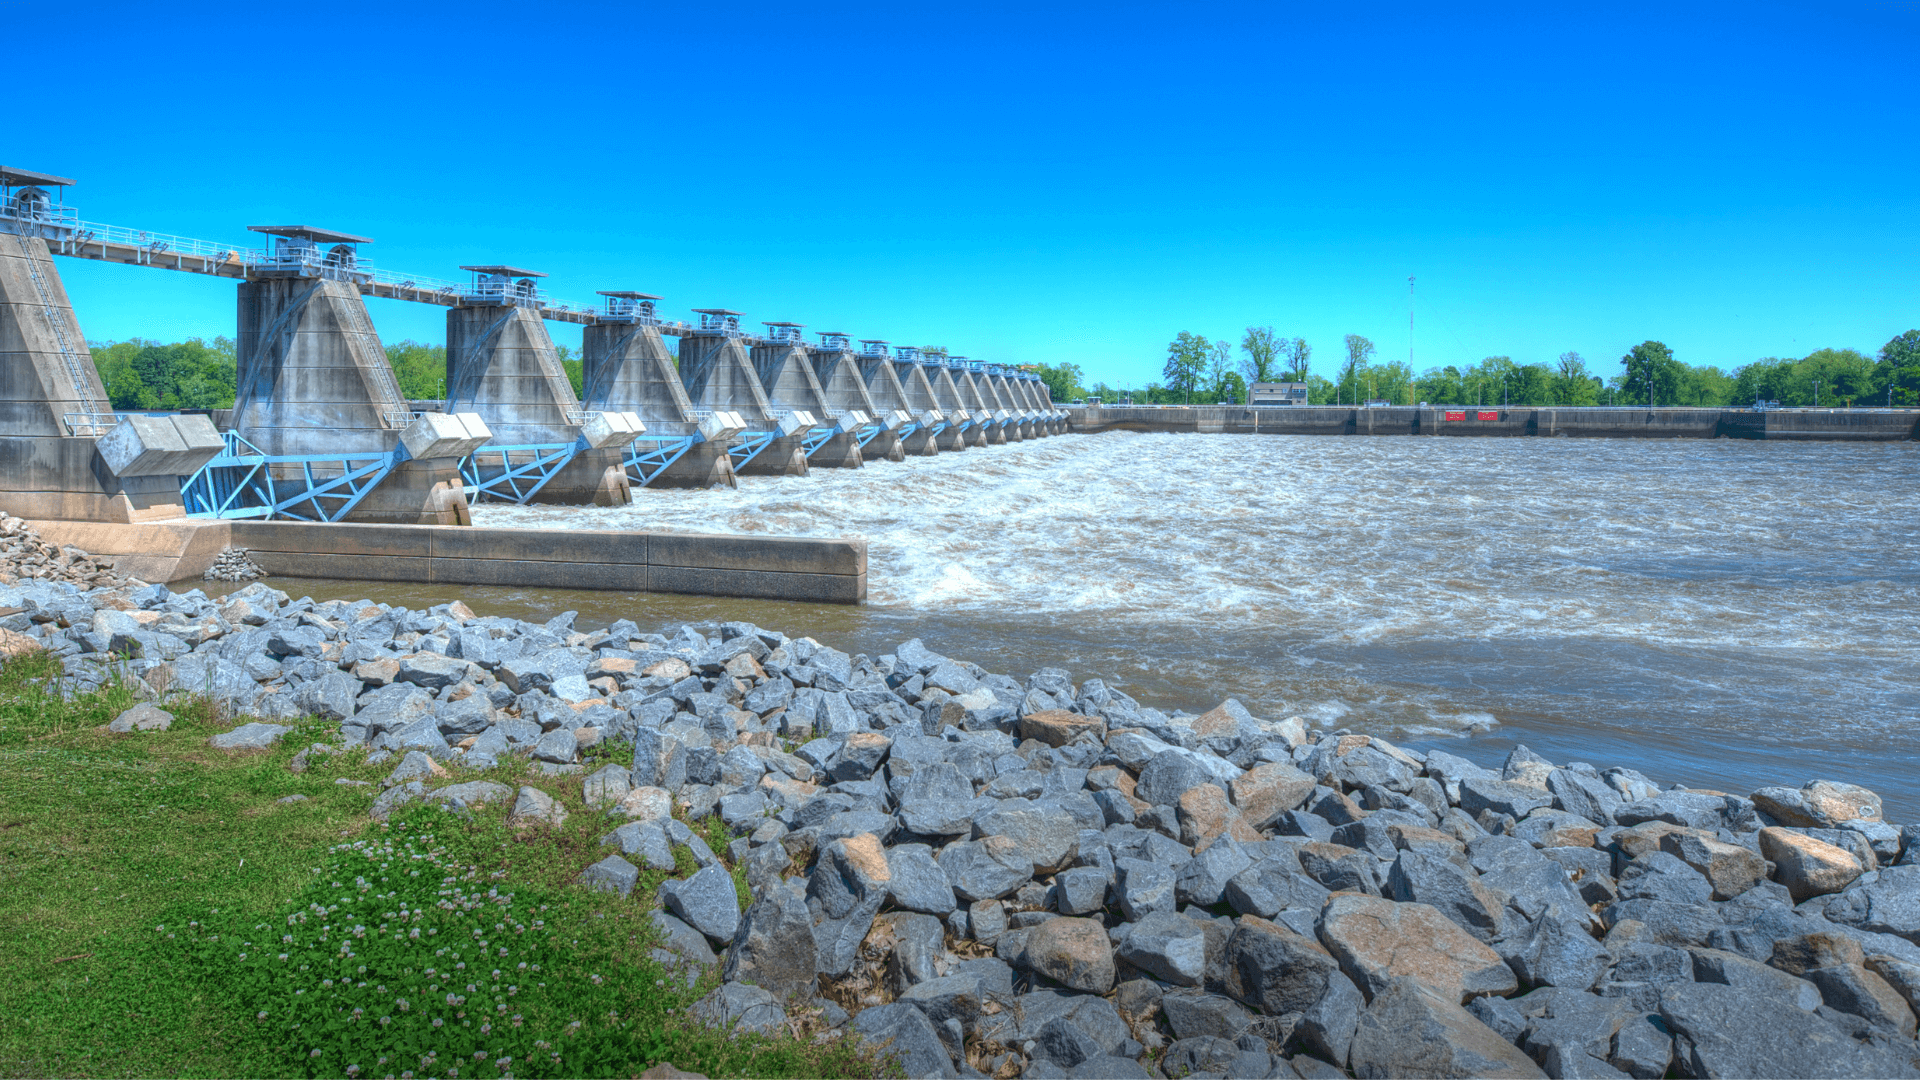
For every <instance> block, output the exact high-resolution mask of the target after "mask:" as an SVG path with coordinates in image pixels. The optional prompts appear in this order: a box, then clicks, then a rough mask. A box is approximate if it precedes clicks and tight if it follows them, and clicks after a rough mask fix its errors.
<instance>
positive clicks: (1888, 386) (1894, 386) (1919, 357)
mask: <svg viewBox="0 0 1920 1080" xmlns="http://www.w3.org/2000/svg"><path fill="white" fill-rule="evenodd" d="M1874 377H1875V380H1876V381H1877V382H1878V383H1879V385H1880V390H1881V393H1882V394H1884V395H1885V397H1883V399H1882V404H1887V405H1920V330H1909V331H1907V332H1906V333H1904V334H1901V335H1900V336H1899V337H1896V338H1894V339H1893V340H1892V341H1889V342H1887V343H1886V344H1885V345H1882V346H1880V362H1879V363H1878V364H1876V365H1875V366H1874Z"/></svg>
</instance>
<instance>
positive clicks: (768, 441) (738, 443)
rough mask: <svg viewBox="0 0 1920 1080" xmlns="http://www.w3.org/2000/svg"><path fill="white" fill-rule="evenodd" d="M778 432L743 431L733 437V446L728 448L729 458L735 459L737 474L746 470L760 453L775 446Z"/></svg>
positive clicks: (734, 465)
mask: <svg viewBox="0 0 1920 1080" xmlns="http://www.w3.org/2000/svg"><path fill="white" fill-rule="evenodd" d="M779 435H780V433H779V432H778V431H743V432H741V433H740V434H738V435H735V436H734V437H733V445H732V446H729V447H727V456H728V457H730V458H732V459H733V468H734V471H735V472H738V471H740V469H742V468H744V467H745V466H746V464H747V463H748V462H749V461H752V460H753V459H754V458H757V457H759V456H760V451H762V450H765V449H766V448H767V447H769V446H771V445H773V440H774V439H776V438H778V437H779Z"/></svg>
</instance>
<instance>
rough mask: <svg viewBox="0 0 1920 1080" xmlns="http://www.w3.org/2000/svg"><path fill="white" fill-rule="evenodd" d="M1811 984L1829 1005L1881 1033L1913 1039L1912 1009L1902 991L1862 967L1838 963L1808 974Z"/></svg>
mask: <svg viewBox="0 0 1920 1080" xmlns="http://www.w3.org/2000/svg"><path fill="white" fill-rule="evenodd" d="M1807 981H1808V982H1810V983H1812V984H1813V985H1815V986H1817V987H1819V988H1820V998H1821V1000H1822V1001H1824V1002H1826V1004H1827V1005H1829V1006H1831V1007H1833V1008H1835V1009H1838V1010H1840V1011H1841V1012H1843V1013H1850V1014H1852V1015H1854V1016H1858V1017H1860V1018H1861V1019H1862V1020H1865V1021H1866V1022H1867V1023H1869V1024H1871V1025H1872V1026H1873V1027H1874V1028H1876V1029H1878V1030H1879V1031H1881V1032H1884V1033H1886V1034H1889V1035H1892V1036H1893V1037H1895V1038H1898V1039H1906V1040H1909V1041H1910V1040H1912V1038H1913V1034H1914V1016H1913V1008H1912V1006H1910V1005H1908V1004H1907V1000H1906V998H1904V997H1902V996H1901V994H1900V991H1898V990H1896V989H1894V987H1893V986H1892V985H1891V984H1890V983H1888V982H1887V980H1885V979H1883V978H1881V977H1880V976H1879V975H1878V974H1876V973H1875V972H1872V971H1869V970H1867V969H1866V967H1864V966H1863V965H1860V964H1835V965H1833V966H1832V967H1823V968H1815V969H1813V970H1812V971H1809V972H1807Z"/></svg>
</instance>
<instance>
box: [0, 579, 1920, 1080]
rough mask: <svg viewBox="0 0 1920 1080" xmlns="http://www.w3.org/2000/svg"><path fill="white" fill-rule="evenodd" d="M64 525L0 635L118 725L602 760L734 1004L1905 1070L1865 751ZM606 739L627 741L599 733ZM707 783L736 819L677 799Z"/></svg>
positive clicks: (1361, 1070) (1361, 1058)
mask: <svg viewBox="0 0 1920 1080" xmlns="http://www.w3.org/2000/svg"><path fill="white" fill-rule="evenodd" d="M61 554H64V557H65V559H66V561H67V563H68V564H70V565H74V566H75V572H74V573H73V574H72V575H71V577H73V578H77V579H78V580H77V581H75V580H57V579H54V580H49V579H46V578H33V577H27V576H18V577H17V578H16V580H15V581H14V582H13V583H12V584H10V585H5V586H0V608H10V609H13V610H12V612H11V613H10V614H7V615H5V616H0V628H3V629H4V630H5V631H6V633H5V641H4V642H0V644H4V646H5V647H6V649H7V650H8V651H19V650H20V649H23V648H33V647H39V648H45V649H47V650H49V651H51V652H53V653H55V654H57V655H58V656H59V657H60V658H61V661H62V663H63V665H64V669H65V673H66V679H65V682H64V685H65V686H66V688H68V689H69V690H81V689H90V688H93V687H97V686H100V685H102V684H104V683H105V682H106V681H107V680H109V679H114V678H122V679H128V680H132V681H131V682H130V683H129V685H132V686H133V687H134V689H135V690H136V693H138V694H140V695H141V696H143V697H147V698H150V699H152V703H150V704H143V705H141V706H138V707H136V708H135V709H134V710H129V715H128V716H125V717H123V718H122V719H121V721H117V722H116V724H115V725H114V727H115V729H116V730H120V731H126V732H130V733H131V735H132V737H138V733H139V732H140V731H141V730H146V729H150V728H153V727H162V726H165V725H166V724H167V723H168V714H167V713H166V712H165V708H164V707H165V705H166V699H167V698H168V697H169V696H170V695H172V694H178V693H183V692H184V693H193V694H199V695H204V696H206V697H209V698H212V699H214V700H216V701H217V702H218V703H220V705H221V706H223V707H224V708H226V709H227V710H229V712H230V715H232V716H233V717H234V718H235V720H236V721H241V720H245V721H246V722H244V723H239V724H238V726H237V727H236V728H235V729H234V730H233V731H231V732H227V733H225V734H222V735H219V736H215V737H214V738H213V740H212V743H213V745H214V746H217V747H228V748H244V747H249V746H265V745H271V744H272V743H273V742H275V741H277V740H278V739H280V738H281V737H282V736H283V735H284V734H285V733H286V731H287V730H288V729H287V728H286V727H285V726H283V725H281V724H276V723H274V721H275V720H284V719H289V718H293V717H299V716H307V715H317V716H322V717H326V718H329V719H332V720H336V721H338V723H339V725H340V737H339V739H338V741H337V742H335V743H331V744H316V745H315V746H313V747H311V748H310V749H308V750H307V751H304V752H303V753H302V755H300V756H299V757H298V758H296V761H295V767H296V768H302V767H305V766H306V764H307V763H308V762H310V761H311V760H312V759H313V758H314V757H315V756H318V755H322V754H329V753H340V752H361V749H362V748H364V749H365V751H366V752H368V753H369V755H370V756H369V759H368V760H370V761H377V760H381V759H385V760H390V761H391V762H392V763H393V766H394V767H393V770H392V773H391V775H390V776H389V777H388V779H387V781H386V787H385V790H384V793H383V794H381V795H380V797H379V798H378V799H377V801H376V803H375V805H374V808H373V814H374V815H375V817H384V816H385V815H387V814H388V813H391V812H392V811H393V810H394V809H395V808H396V807H398V806H400V805H402V804H404V803H407V802H417V801H427V802H433V803H439V804H442V805H445V806H448V807H450V808H453V809H462V808H465V807H471V806H475V805H479V804H484V803H503V804H510V807H511V809H510V813H511V814H512V815H513V817H514V818H515V819H516V820H517V821H519V822H523V823H526V824H528V825H529V826H530V827H538V825H539V823H540V822H542V821H553V820H555V819H556V818H557V817H558V816H560V815H564V814H565V813H567V811H566V808H565V807H564V806H563V805H562V803H561V802H560V801H557V800H555V799H554V798H552V797H551V796H550V795H549V794H547V793H545V792H543V791H541V790H540V789H538V788H536V787H533V786H521V787H519V788H518V790H516V789H515V788H514V787H510V786H508V785H504V784H500V783H497V782H494V781H491V780H486V779H465V780H463V779H462V778H461V776H460V773H462V772H471V771H473V770H476V769H484V768H490V767H492V766H495V765H497V764H500V763H502V762H504V761H506V760H507V759H508V758H509V757H510V756H513V755H520V756H524V757H526V758H528V759H530V761H531V762H532V763H533V764H534V766H535V767H536V768H537V769H538V770H539V771H540V772H543V773H546V774H549V775H555V776H568V775H570V774H578V775H579V780H578V782H579V783H580V785H581V788H580V792H579V793H580V796H581V801H583V802H584V804H585V805H587V806H588V807H589V808H591V812H594V813H604V814H605V815H606V816H607V819H608V820H607V833H606V836H605V837H604V839H603V841H602V842H603V844H604V845H605V846H606V847H608V848H611V849H614V850H612V851H610V852H609V853H608V854H607V855H606V857H605V858H603V859H600V860H599V861H597V862H594V863H592V864H591V865H588V866H583V867H582V868H581V871H582V873H581V877H582V880H583V881H585V882H587V883H588V884H590V885H593V886H595V887H599V888H604V889H608V890H611V891H614V892H618V893H622V894H625V893H626V892H627V891H628V890H630V889H631V888H632V887H633V885H634V883H635V881H636V879H637V878H638V876H639V874H640V872H641V870H642V869H645V868H654V869H672V868H673V867H674V865H675V859H674V848H675V847H676V846H678V847H685V848H687V849H689V850H690V851H691V853H692V855H693V856H694V859H695V861H696V863H697V864H698V865H699V867H700V868H699V869H698V870H697V872H695V873H692V874H690V875H688V876H687V877H685V878H684V879H674V880H669V881H668V882H667V883H666V884H665V885H663V886H662V887H661V888H660V890H659V896H660V899H661V900H662V901H663V903H664V907H665V910H663V911H661V912H659V913H658V914H657V915H656V916H655V917H656V919H657V921H658V922H659V924H660V925H661V927H662V929H663V930H664V938H665V940H666V941H667V942H668V943H669V945H670V947H671V952H672V955H673V958H674V960H675V962H677V963H685V964H688V965H691V966H694V967H698V968H705V967H708V966H712V965H717V966H718V968H719V971H720V974H721V976H722V978H723V980H724V981H723V983H722V984H721V986H720V988H719V989H717V990H715V991H714V992H713V993H712V994H711V995H709V996H708V997H707V998H705V999H703V1001H702V1004H701V1006H699V1007H698V1011H699V1013H700V1014H701V1015H702V1016H704V1017H705V1018H707V1019H708V1020H709V1021H713V1022H733V1023H738V1024H741V1025H743V1026H746V1027H749V1028H754V1029H759V1030H773V1029H775V1028H777V1027H779V1026H781V1025H782V1024H783V1023H784V1021H785V1020H786V1018H787V1015H788V1010H789V1009H794V1008H812V1009H818V1010H821V1011H823V1012H824V1013H825V1015H826V1016H827V1017H828V1018H829V1020H830V1021H831V1022H833V1024H834V1026H836V1027H840V1026H844V1027H845V1028H846V1029H847V1030H848V1031H850V1032H852V1033H854V1034H856V1035H857V1036H859V1037H861V1038H865V1039H871V1040H891V1042H890V1045H891V1047H892V1049H893V1050H894V1051H895V1052H897V1053H898V1054H899V1055H900V1056H901V1060H902V1061H903V1063H904V1064H905V1066H906V1068H907V1070H908V1072H909V1074H910V1075H914V1076H960V1075H966V1076H978V1075H993V1076H1014V1075H1022V1076H1028V1077H1055V1076H1075V1077H1081V1076H1085V1077H1125V1076H1152V1075H1166V1076H1178V1075H1195V1076H1199V1075H1206V1076H1235V1077H1267V1076H1275V1077H1294V1076H1300V1077H1323V1076H1324V1077H1331V1076H1342V1075H1354V1076H1413V1075H1423V1076H1429V1075H1430V1076H1538V1075H1547V1076H1555V1077H1576V1076H1578V1077H1617V1076H1632V1077H1641V1078H1650V1077H1661V1076H1666V1075H1678V1076H1689V1077H1706V1076H1907V1075H1915V1074H1916V1072H1920V1064H1917V1063H1920V1047H1917V1046H1916V1042H1915V1012H1916V1010H1920V826H1915V825H1908V826H1905V827H1904V828H1902V827H1898V826H1895V825H1892V824H1889V823H1886V822H1884V821H1882V820H1881V811H1880V800H1879V798H1878V797H1877V796H1875V795H1874V794H1873V793H1872V792H1871V791H1869V790H1867V789H1864V788H1860V787H1855V786H1850V785H1845V784H1835V783H1825V782H1812V783H1808V784H1805V785H1803V786H1800V787H1771V788H1763V789H1761V790H1759V791H1755V792H1751V793H1749V794H1746V795H1737V794H1729V793H1724V792H1712V791H1700V790H1688V789H1683V788H1677V787H1667V788H1662V787H1661V786H1659V785H1658V784H1656V783H1654V782H1653V781H1651V780H1649V779H1648V778H1647V777H1644V776H1642V775H1640V774H1638V773H1635V772H1633V771H1632V770H1628V769H1618V768H1614V769H1606V768H1598V767H1595V766H1591V765H1586V764H1582V763H1577V762H1574V763H1561V764H1555V763H1551V762H1548V761H1545V760H1542V759H1541V758H1539V757H1538V756H1536V755H1534V754H1532V753H1530V752H1528V751H1526V750H1525V749H1524V748H1522V749H1518V750H1515V751H1514V752H1513V754H1512V755H1511V756H1510V757H1509V758H1508V759H1507V761H1506V763H1505V766H1504V768H1502V769H1499V770H1491V769H1485V768H1481V767H1479V766H1476V765H1473V764H1471V763H1469V762H1467V761H1465V760H1463V759H1461V758H1458V757H1455V756H1453V755H1450V754H1446V753H1443V752H1438V751H1435V752H1429V753H1425V754H1421V753H1417V752H1413V751H1409V750H1406V749H1403V748H1400V747H1396V746H1394V745H1392V744H1390V743H1388V742H1386V741H1385V740H1382V739H1379V738H1370V737H1368V736H1365V735H1358V734H1352V733H1350V732H1346V731H1332V732H1317V731H1312V730H1310V729H1309V728H1308V726H1307V725H1306V724H1304V723H1302V722H1301V721H1300V720H1299V719H1298V718H1286V719H1281V720H1263V719H1258V718H1255V717H1253V716H1251V715H1249V714H1248V713H1247V711H1246V710H1245V709H1244V708H1242V707H1241V706H1240V705H1239V704H1238V703H1237V702H1235V701H1232V700H1228V701H1225V702H1223V703H1222V704H1221V705H1220V706H1219V707H1217V708H1215V709H1213V710H1211V711H1209V712H1207V713H1205V714H1204V715H1200V716H1193V715H1185V714H1181V713H1171V714H1170V713H1166V712H1162V711H1160V710H1158V709H1154V708H1151V707H1148V706H1145V705H1142V704H1140V703H1139V702H1137V701H1135V700H1133V699H1132V698H1130V697H1128V696H1127V695H1126V694H1124V693H1121V692H1120V691H1118V690H1115V689H1113V688H1110V687H1107V686H1105V685H1104V684H1102V683H1101V682H1100V681H1099V680H1097V679H1095V680H1088V681H1086V682H1084V683H1081V684H1078V685H1076V684H1075V682H1074V681H1073V679H1072V676H1071V675H1070V673H1068V672H1065V671H1060V670H1054V669H1046V670H1042V671H1038V672H1035V673H1033V674H1031V675H1029V676H1028V677H1026V678H1025V679H1016V678H1013V677H1010V676H1007V675H1003V674H996V673H991V672H988V671H985V670H983V669H981V668H980V667H978V666H976V665H973V664H970V663H968V662H966V661H964V660H960V659H954V658H949V657H945V656H941V655H938V654H935V653H933V652H931V651H929V650H927V649H926V648H924V647H923V646H922V645H921V644H920V643H919V642H918V641H909V642H906V643H904V644H902V645H901V646H899V647H898V648H897V649H896V650H895V651H894V652H893V653H891V654H889V655H884V656H878V657H866V656H849V655H847V654H845V653H841V652H838V651H836V650H834V649H832V648H829V647H827V646H824V645H821V644H819V643H817V642H815V641H813V640H811V639H809V638H804V637H801V638H790V637H788V636H786V635H784V634H781V633H777V632H774V631H769V630H763V629H760V628H758V627H754V626H752V625H749V624H744V623H728V624H725V625H723V626H719V627H708V628H705V629H700V628H694V627H683V628H681V629H679V630H678V631H677V632H676V633H674V634H672V635H661V634H651V633H643V632H641V630H640V628H639V627H638V626H636V625H635V624H633V623H632V622H627V621H622V622H619V623H615V624H614V625H612V626H610V627H608V628H606V629H604V630H595V631H580V630H578V629H576V628H575V627H574V625H573V617H572V615H571V614H566V615H562V616H560V617H558V618H556V619H553V620H550V621H549V622H547V623H545V624H544V625H541V624H532V623H527V622H520V621H516V620H512V619H502V618H487V617H479V616H476V615H475V614H474V613H473V612H471V611H469V610H467V609H466V608H465V606H464V605H461V604H458V603H454V604H450V605H441V606H437V607H434V608H432V609H431V610H429V611H407V610H405V609H400V608H394V607H389V606H386V605H382V604H376V603H371V602H366V601H359V602H345V601H329V602H326V603H315V602H313V601H311V600H293V599H290V598H288V597H287V596H286V594H284V593H280V592H277V591H275V590H273V589H271V588H268V587H266V586H264V585H262V584H258V583H256V584H253V585H249V586H247V587H245V588H243V589H241V590H239V591H237V592H235V593H232V594H230V595H228V596H226V597H224V598H222V599H220V600H213V599H210V598H208V597H206V596H205V595H204V594H201V593H200V592H199V591H198V590H195V591H193V592H188V593H175V592H172V591H170V590H169V589H167V588H166V587H165V586H157V585H143V584H141V583H138V582H124V581H121V580H119V579H114V578H112V577H111V575H109V574H103V573H101V572H100V571H99V569H98V568H97V567H96V566H95V565H94V564H93V563H92V562H90V561H87V562H81V561H80V559H79V557H78V556H76V555H73V554H67V553H61ZM33 557H36V558H40V559H42V560H43V562H45V563H47V564H49V565H50V564H52V563H54V562H57V561H58V557H57V556H56V557H52V558H49V557H48V556H47V554H46V553H45V552H43V551H38V550H37V549H36V550H35V551H34V552H33ZM0 569H5V570H7V571H9V572H10V573H11V574H13V575H24V574H25V571H23V570H21V569H19V568H17V566H7V567H0ZM599 744H620V745H621V746H623V747H624V746H626V745H629V744H630V745H631V747H632V754H631V763H630V764H616V765H608V766H605V767H601V768H598V769H597V770H595V771H593V772H591V773H587V772H586V771H585V770H584V769H583V767H582V766H581V765H580V764H579V760H580V754H581V750H582V749H583V748H592V747H594V746H596V745H599ZM621 760H626V756H625V754H624V753H623V754H622V755H621ZM564 782H565V783H571V782H572V781H564ZM574 812H575V813H578V812H580V811H579V810H578V809H577V808H576V809H575V811H574ZM709 816H717V817H718V818H719V819H720V820H721V821H722V822H724V824H725V826H726V830H727V832H728V834H729V835H730V836H731V837H732V840H731V842H730V844H729V845H728V846H727V848H726V850H724V851H714V850H712V849H711V848H710V847H709V846H708V845H707V844H706V843H705V842H704V841H703V840H702V838H701V836H700V835H699V833H698V832H697V831H696V830H694V829H692V828H689V827H688V825H687V824H686V822H688V821H693V822H702V821H704V819H706V818H708V817H709ZM735 870H738V871H741V872H744V874H745V876H746V878H747V880H748V882H749V884H750V888H751V894H752V901H751V903H750V904H748V905H747V906H746V907H744V909H743V907H742V906H741V903H740V900H739V897H738V893H737V891H736V889H735V885H734V881H733V871H735Z"/></svg>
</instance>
